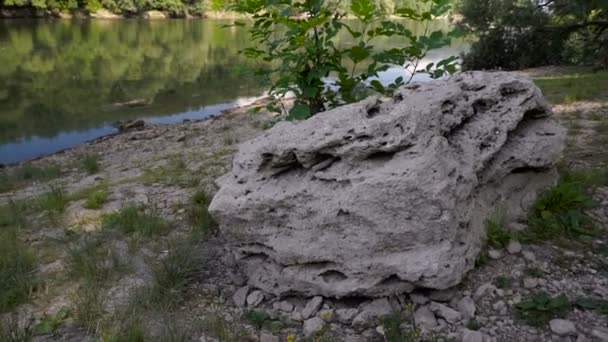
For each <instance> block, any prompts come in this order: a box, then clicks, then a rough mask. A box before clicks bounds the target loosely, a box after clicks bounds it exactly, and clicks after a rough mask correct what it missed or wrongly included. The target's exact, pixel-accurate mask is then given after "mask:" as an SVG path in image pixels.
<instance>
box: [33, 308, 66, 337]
mask: <svg viewBox="0 0 608 342" xmlns="http://www.w3.org/2000/svg"><path fill="white" fill-rule="evenodd" d="M69 317H70V310H69V309H68V308H66V307H64V308H62V309H61V310H59V311H58V312H57V313H56V314H54V315H44V317H43V318H42V320H41V321H40V323H38V324H36V326H35V327H34V332H35V334H36V335H51V334H53V333H55V331H56V330H57V329H58V328H59V327H60V326H62V325H63V323H65V321H66V320H67V319H68V318H69Z"/></svg>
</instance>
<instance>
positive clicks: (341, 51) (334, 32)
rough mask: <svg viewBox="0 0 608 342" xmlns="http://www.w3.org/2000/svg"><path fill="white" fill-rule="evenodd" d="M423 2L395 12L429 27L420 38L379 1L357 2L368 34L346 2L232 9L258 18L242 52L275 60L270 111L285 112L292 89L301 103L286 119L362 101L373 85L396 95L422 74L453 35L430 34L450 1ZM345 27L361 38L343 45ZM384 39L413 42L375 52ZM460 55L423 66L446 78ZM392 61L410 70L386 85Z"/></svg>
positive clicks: (249, 1) (257, 2)
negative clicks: (283, 101) (431, 54)
mask: <svg viewBox="0 0 608 342" xmlns="http://www.w3.org/2000/svg"><path fill="white" fill-rule="evenodd" d="M422 3H423V6H420V7H407V6H406V7H400V8H396V9H394V11H393V14H394V15H396V16H399V17H401V18H405V19H408V20H411V21H416V22H419V23H421V24H422V25H423V26H424V27H425V31H424V34H423V35H421V36H416V35H415V34H414V33H412V31H410V30H408V29H407V28H406V27H405V26H404V25H402V24H401V23H400V22H398V21H394V20H387V19H385V13H384V12H383V10H382V9H381V6H380V5H378V4H377V3H376V2H375V1H372V0H353V1H352V2H351V6H350V13H351V14H352V15H353V16H354V17H356V18H357V19H358V20H359V21H360V22H361V23H362V24H363V29H362V30H361V31H358V30H356V29H354V28H353V27H351V26H349V24H348V23H347V22H345V21H344V20H343V18H344V17H345V15H346V13H345V12H343V9H341V8H340V6H339V2H338V3H335V2H329V1H323V0H305V1H279V2H277V1H270V0H242V1H238V2H236V3H235V5H234V6H233V7H232V9H234V10H235V11H237V12H240V13H244V14H247V15H250V16H251V18H252V19H253V25H251V26H250V28H249V30H250V36H251V39H252V41H253V42H254V43H255V46H256V47H251V48H247V49H244V50H243V51H242V52H243V53H244V54H245V55H246V56H248V57H251V58H259V59H262V60H264V61H267V62H271V63H273V62H274V63H275V64H276V66H275V67H274V69H273V70H272V74H273V75H275V76H276V77H275V78H274V82H273V85H272V87H271V88H270V96H271V98H273V99H274V100H275V101H273V102H271V103H270V104H269V105H268V106H266V108H267V109H269V110H272V111H277V112H284V110H283V109H282V108H279V107H278V106H277V104H278V103H280V102H278V100H279V99H280V98H282V97H284V96H285V95H286V94H288V93H293V94H295V97H296V100H295V104H294V106H293V108H292V109H291V110H290V111H289V114H288V116H287V118H288V119H305V118H307V117H309V116H311V115H314V114H315V113H318V112H320V111H323V110H326V109H328V108H333V107H336V106H339V105H341V104H344V103H351V102H356V101H359V100H361V99H363V98H364V97H366V96H367V95H369V93H370V91H371V90H373V91H377V92H380V93H383V94H386V95H391V94H392V92H393V90H394V89H395V88H396V87H397V86H400V85H402V84H404V83H407V82H409V81H410V80H411V79H412V77H413V75H414V74H415V73H416V72H418V71H420V70H419V68H418V65H419V63H420V61H421V60H422V59H423V58H424V57H425V56H426V54H427V53H428V51H430V50H432V49H436V48H440V47H442V46H446V45H448V44H449V43H450V38H451V36H452V32H448V33H446V32H442V31H440V30H437V31H433V32H430V31H431V30H430V23H431V22H432V21H433V19H435V18H438V17H440V16H442V15H444V14H446V13H447V12H448V11H449V10H450V8H451V5H450V1H449V0H423V1H422ZM294 14H297V16H294ZM239 24H240V25H243V23H237V25H239ZM341 31H345V32H348V33H349V34H350V35H351V37H352V39H354V40H355V41H356V43H355V44H354V45H352V46H350V47H347V48H343V47H340V46H339V45H338V44H337V41H336V37H337V36H338V34H339V33H340V32H341ZM381 37H400V38H402V39H404V40H405V41H407V43H406V44H404V45H402V46H399V47H395V48H392V49H387V50H384V51H376V50H375V49H374V47H373V45H372V42H373V41H374V40H376V39H378V38H381ZM456 60H457V57H450V58H447V59H444V60H442V61H440V62H439V63H437V64H430V65H429V66H428V67H427V68H426V69H424V70H422V71H424V72H427V73H429V74H430V75H431V76H433V77H440V76H443V75H445V74H449V73H452V72H455V71H456V64H455V62H456ZM391 65H399V66H403V67H406V69H407V70H408V72H409V74H408V73H406V74H405V75H404V76H405V77H403V76H401V77H398V78H396V79H395V80H394V82H393V83H391V84H390V85H389V86H387V87H385V86H384V85H382V84H381V83H380V82H379V81H378V80H373V78H374V77H376V76H378V73H379V72H381V71H385V70H387V69H388V68H389V66H391ZM358 67H359V68H358ZM330 75H331V76H332V77H333V75H335V79H334V80H333V81H332V82H331V85H329V86H328V84H326V82H325V81H326V79H327V78H328V77H330Z"/></svg>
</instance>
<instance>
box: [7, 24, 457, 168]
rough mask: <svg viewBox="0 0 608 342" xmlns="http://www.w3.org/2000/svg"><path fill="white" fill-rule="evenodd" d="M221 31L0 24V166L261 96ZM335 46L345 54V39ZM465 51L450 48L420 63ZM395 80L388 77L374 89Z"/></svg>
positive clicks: (234, 33) (232, 32) (235, 30)
mask: <svg viewBox="0 0 608 342" xmlns="http://www.w3.org/2000/svg"><path fill="white" fill-rule="evenodd" d="M229 23H230V21H226V20H211V19H205V20H160V21H144V20H89V21H77V20H3V21H2V20H0V163H4V164H6V163H14V162H19V161H23V160H27V159H31V158H35V157H39V156H43V155H47V154H50V153H53V152H57V151H59V150H62V149H65V148H69V147H72V146H75V145H78V144H80V143H83V142H85V141H87V140H91V139H94V138H97V137H100V136H103V135H107V134H110V133H113V132H115V131H116V129H115V128H114V127H113V126H112V123H113V122H116V121H118V120H130V119H138V118H141V119H144V120H146V121H149V122H162V123H176V122H182V121H183V120H185V119H191V120H197V119H204V118H206V117H208V116H209V115H213V114H219V113H220V112H221V111H222V110H225V109H229V108H233V107H235V106H240V105H244V104H248V103H250V102H251V101H253V100H254V99H256V98H258V97H260V96H262V95H263V94H264V91H265V90H266V89H267V88H268V83H267V82H266V81H265V80H263V79H261V78H259V77H257V76H255V75H254V73H253V72H252V70H253V69H254V68H255V67H256V66H257V65H255V64H254V62H252V61H251V60H249V59H247V58H245V57H244V56H242V55H240V54H239V53H238V51H239V50H240V49H242V48H244V47H247V46H249V41H250V40H249V37H248V35H247V32H246V29H245V28H242V27H231V28H223V26H224V25H226V24H229ZM438 25H440V26H446V27H447V23H439V24H438ZM412 29H413V30H414V31H417V28H416V27H413V28H412ZM339 40H340V44H346V45H347V44H350V41H349V38H348V36H347V35H346V34H343V35H341V36H339ZM395 44H400V42H398V41H395V40H384V41H379V42H378V43H377V44H376V45H377V46H379V47H383V46H394V45H395ZM465 49H466V46H465V44H464V43H463V42H461V41H458V42H454V43H453V44H452V46H450V47H446V48H443V49H440V50H437V51H433V53H431V54H430V55H429V56H428V57H429V58H428V60H427V62H429V61H436V60H439V59H441V58H444V57H447V56H450V55H457V54H459V53H460V52H462V51H464V50H465ZM401 73H403V70H401V69H399V68H393V69H391V70H389V71H387V72H386V73H384V74H383V75H381V80H382V81H385V82H386V81H388V80H389V79H391V78H394V77H396V76H397V75H399V74H401Z"/></svg>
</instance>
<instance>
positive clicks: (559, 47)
mask: <svg viewBox="0 0 608 342" xmlns="http://www.w3.org/2000/svg"><path fill="white" fill-rule="evenodd" d="M458 11H459V12H460V13H461V14H462V15H463V16H464V19H463V21H462V22H461V23H460V25H461V27H463V28H464V29H465V30H466V31H468V32H469V33H471V34H472V35H474V36H475V37H477V41H476V42H475V43H473V45H472V47H471V51H470V53H468V54H467V55H466V56H465V58H464V60H463V67H464V68H465V69H491V68H503V69H521V68H526V67H534V66H540V65H549V64H562V63H576V64H591V63H597V64H601V65H604V66H606V65H608V57H607V56H608V48H607V46H608V0H518V1H513V0H463V1H462V4H461V5H460V6H459V7H458Z"/></svg>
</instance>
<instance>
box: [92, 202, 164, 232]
mask: <svg viewBox="0 0 608 342" xmlns="http://www.w3.org/2000/svg"><path fill="white" fill-rule="evenodd" d="M102 228H103V229H107V230H117V231H120V232H122V233H124V234H127V235H137V236H143V237H151V236H156V235H163V234H166V233H168V232H169V229H170V228H171V227H170V225H169V223H168V222H167V221H165V220H164V219H163V218H161V217H160V216H159V215H158V213H157V212H156V211H155V210H153V209H146V208H144V207H142V206H129V207H126V208H123V209H121V210H119V211H116V212H114V213H112V214H109V215H105V216H103V218H102Z"/></svg>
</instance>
